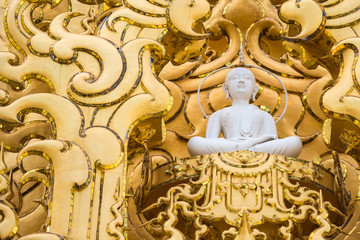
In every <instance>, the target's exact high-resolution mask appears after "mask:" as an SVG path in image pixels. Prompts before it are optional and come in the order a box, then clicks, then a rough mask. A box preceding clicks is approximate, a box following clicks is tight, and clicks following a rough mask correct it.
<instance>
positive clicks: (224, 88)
mask: <svg viewBox="0 0 360 240" xmlns="http://www.w3.org/2000/svg"><path fill="white" fill-rule="evenodd" d="M222 88H223V90H224V92H225V99H228V98H229V97H230V94H229V90H228V88H227V86H226V84H225V83H223V84H222Z"/></svg>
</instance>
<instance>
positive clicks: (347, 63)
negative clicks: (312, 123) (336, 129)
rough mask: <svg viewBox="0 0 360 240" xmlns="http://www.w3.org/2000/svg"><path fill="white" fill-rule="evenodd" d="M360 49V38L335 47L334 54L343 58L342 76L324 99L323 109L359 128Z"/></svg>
mask: <svg viewBox="0 0 360 240" xmlns="http://www.w3.org/2000/svg"><path fill="white" fill-rule="evenodd" d="M359 47H360V40H359V39H358V38H349V39H346V40H343V41H341V42H339V43H338V44H337V45H336V46H334V48H333V50H332V54H341V55H342V57H343V58H342V59H343V69H342V74H341V75H339V77H338V79H337V81H336V82H335V83H334V84H332V85H331V87H330V88H329V89H328V90H327V91H326V92H325V93H324V95H323V97H322V107H323V110H324V112H325V113H326V114H327V115H328V116H331V117H334V118H338V119H348V120H350V121H351V122H353V123H354V124H355V125H357V126H360V121H359V119H360V114H359V111H357V107H356V106H357V104H359V92H360V85H359V82H358V71H359V69H360V67H359V62H358V58H359Z"/></svg>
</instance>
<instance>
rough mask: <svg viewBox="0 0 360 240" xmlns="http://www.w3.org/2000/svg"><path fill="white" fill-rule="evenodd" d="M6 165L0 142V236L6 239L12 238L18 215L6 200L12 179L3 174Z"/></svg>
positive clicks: (15, 231)
mask: <svg viewBox="0 0 360 240" xmlns="http://www.w3.org/2000/svg"><path fill="white" fill-rule="evenodd" d="M6 171H7V166H6V163H5V159H4V145H3V144H1V156H0V214H1V220H0V238H1V239H7V238H12V237H14V236H15V234H16V233H17V231H18V226H19V217H18V215H17V213H16V212H15V211H14V209H12V208H11V204H9V202H8V201H7V195H9V194H10V193H11V191H12V190H10V188H12V186H11V184H12V181H9V178H8V177H7V175H6V174H5V173H6Z"/></svg>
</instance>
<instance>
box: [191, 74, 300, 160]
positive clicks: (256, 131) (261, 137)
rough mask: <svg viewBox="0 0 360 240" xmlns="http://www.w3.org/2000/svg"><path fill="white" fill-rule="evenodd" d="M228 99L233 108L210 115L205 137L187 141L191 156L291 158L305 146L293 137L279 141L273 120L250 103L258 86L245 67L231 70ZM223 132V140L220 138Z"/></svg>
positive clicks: (227, 81) (228, 79)
mask: <svg viewBox="0 0 360 240" xmlns="http://www.w3.org/2000/svg"><path fill="white" fill-rule="evenodd" d="M223 89H224V91H225V94H226V98H229V97H230V98H231V101H232V106H230V107H227V108H224V109H221V110H219V111H217V112H215V113H213V114H212V115H211V116H210V119H209V121H208V124H207V128H206V137H205V138H203V137H193V138H191V139H190V141H189V142H188V150H189V153H190V154H191V155H192V156H194V155H202V154H209V153H220V152H235V151H239V150H250V151H255V152H265V153H270V154H275V155H284V156H289V157H297V156H299V154H300V152H301V149H302V143H301V141H300V139H299V138H298V137H295V136H292V137H287V138H283V139H278V135H277V131H276V126H275V122H274V119H273V117H272V116H271V115H270V114H268V113H266V112H264V111H262V110H261V109H259V108H258V107H256V106H255V105H253V104H250V103H249V100H250V98H252V99H253V100H255V95H256V93H257V91H258V86H257V85H256V83H255V77H254V75H253V73H252V72H251V71H250V70H249V69H246V68H235V69H233V70H231V71H230V72H229V73H228V74H227V76H226V78H225V82H224V84H223ZM220 133H222V134H223V135H224V138H219V135H220Z"/></svg>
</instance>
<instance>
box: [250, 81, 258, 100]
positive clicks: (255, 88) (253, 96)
mask: <svg viewBox="0 0 360 240" xmlns="http://www.w3.org/2000/svg"><path fill="white" fill-rule="evenodd" d="M258 91H259V86H258V85H256V84H255V87H254V90H253V93H252V95H251V98H252V100H253V101H254V102H255V100H256V98H255V97H256V94H257V92H258Z"/></svg>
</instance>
